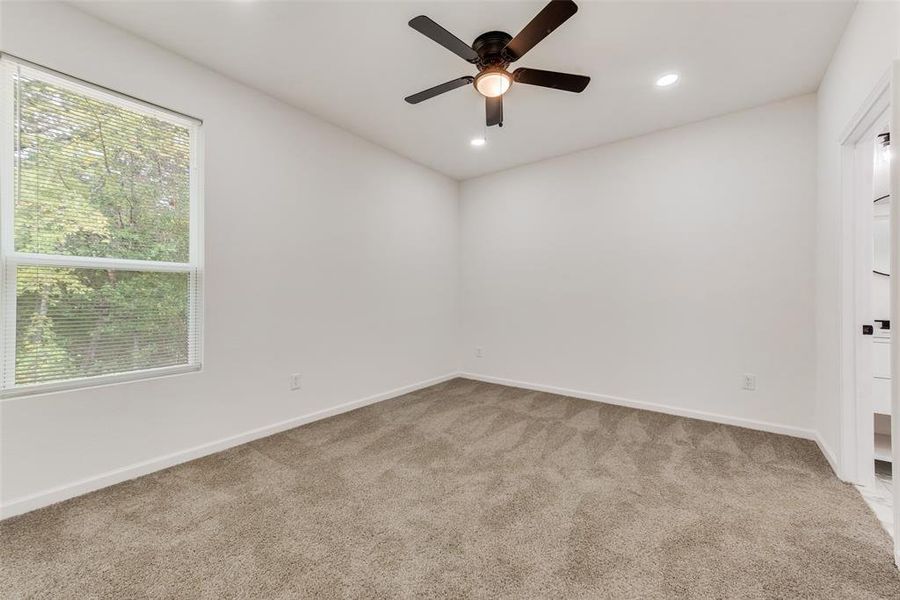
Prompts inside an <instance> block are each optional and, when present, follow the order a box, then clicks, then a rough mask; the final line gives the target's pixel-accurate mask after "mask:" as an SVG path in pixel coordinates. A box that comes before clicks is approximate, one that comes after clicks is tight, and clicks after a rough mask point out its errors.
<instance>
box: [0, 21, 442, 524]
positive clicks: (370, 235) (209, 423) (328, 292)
mask: <svg viewBox="0 0 900 600" xmlns="http://www.w3.org/2000/svg"><path fill="white" fill-rule="evenodd" d="M2 11H3V12H2V30H0V40H2V49H3V50H5V51H7V52H10V53H12V54H15V55H18V56H21V57H23V58H27V59H29V60H32V61H34V62H38V63H41V64H44V65H47V66H50V67H53V68H56V69H59V70H61V71H64V72H67V73H70V74H72V75H76V76H79V77H82V78H85V79H88V80H90V81H94V82H96V83H100V84H103V85H106V86H109V87H111V88H114V89H117V90H121V91H123V92H126V93H129V94H132V95H134V96H137V97H139V98H143V99H146V100H149V101H152V102H156V103H159V104H162V105H165V106H169V107H171V108H174V109H176V110H180V111H183V112H186V113H188V114H192V115H196V116H199V117H202V118H203V119H204V120H205V124H204V129H205V134H206V277H205V280H206V339H205V365H204V370H203V372H201V373H199V374H190V375H182V376H177V377H171V378H165V379H156V380H151V381H144V382H140V383H130V384H123V385H116V386H109V387H104V388H96V389H89V390H83V391H77V392H68V393H59V394H50V395H43V396H34V397H25V398H19V399H12V400H7V401H4V402H3V403H2V409H0V410H2V412H0V416H2V502H3V503H4V504H5V505H7V509H10V506H12V508H13V509H17V508H16V507H18V508H23V507H27V506H31V505H34V504H35V502H38V503H39V500H40V499H38V500H35V499H34V498H32V499H30V500H29V499H28V497H29V496H31V495H34V494H38V495H40V494H42V493H43V492H46V491H48V490H52V489H53V488H56V487H58V486H67V485H69V484H71V483H73V482H77V481H79V480H83V479H86V478H87V479H90V478H94V477H97V476H100V475H102V474H104V473H109V472H111V471H114V470H117V469H122V468H126V467H128V466H130V465H134V464H135V463H140V462H141V461H148V460H153V459H155V458H158V457H161V456H165V455H169V454H171V453H178V452H181V451H183V450H186V449H189V448H193V447H196V446H198V445H202V444H206V443H209V442H213V441H216V440H220V439H222V438H226V437H228V436H233V435H236V434H240V433H242V432H247V431H249V430H253V429H255V428H260V427H264V426H267V425H271V424H274V423H278V422H282V421H285V420H288V419H292V418H295V417H298V416H301V415H308V414H311V413H314V412H316V411H321V410H323V409H328V408H331V407H335V406H338V405H340V404H342V403H346V402H350V401H354V400H358V399H362V398H365V397H368V396H372V395H374V394H379V393H382V392H387V391H390V390H393V389H396V388H399V387H402V386H407V385H410V384H415V383H417V382H422V381H424V380H429V379H432V378H437V377H440V376H443V375H445V374H448V373H452V372H455V371H457V370H458V365H457V356H456V348H457V344H456V340H455V336H456V334H457V327H458V310H457V287H458V286H457V277H458V205H457V195H458V184H457V183H456V182H455V181H453V180H451V179H448V178H446V177H444V176H442V175H439V174H436V173H435V172H433V171H430V170H427V169H425V168H423V167H420V166H418V165H415V164H413V163H410V162H409V161H407V160H405V159H402V158H400V157H398V156H396V155H394V154H391V153H389V152H387V151H385V150H382V149H380V148H378V147H377V146H374V145H372V144H370V143H368V142H365V141H362V140H361V139H359V138H357V137H354V136H352V135H350V134H348V133H346V132H344V131H342V130H340V129H337V128H335V127H333V126H330V125H326V124H324V123H323V122H321V121H318V120H316V119H315V118H313V117H311V116H309V115H307V114H305V113H303V112H300V111H298V110H295V109H293V108H290V107H288V106H286V105H284V104H281V103H279V102H277V101H275V100H273V99H271V98H269V97H267V96H264V95H262V94H260V93H259V92H256V91H253V90H251V89H249V88H247V87H244V86H242V85H239V84H236V83H234V82H232V81H230V80H228V79H225V78H223V77H221V76H219V75H217V74H215V73H213V72H211V71H209V70H207V69H204V68H202V67H200V66H198V65H196V64H193V63H190V62H188V61H186V60H183V59H181V58H179V57H177V56H175V55H173V54H170V53H168V52H166V51H164V50H162V49H160V48H158V47H156V46H153V45H150V44H148V43H145V42H143V41H141V40H139V39H137V38H135V37H133V36H130V35H128V34H126V33H124V32H122V31H120V30H118V29H115V28H113V27H111V26H109V25H106V24H104V23H102V22H100V21H98V20H95V19H93V18H91V17H88V16H86V15H85V14H83V13H81V12H79V11H77V10H75V9H72V8H69V7H65V6H55V5H48V4H43V3H30V4H28V5H24V4H13V3H4V4H3V6H2ZM295 371H299V372H301V373H302V375H303V390H302V391H300V392H290V391H289V389H288V388H289V374H290V373H292V372H295ZM166 460H172V458H171V457H170V458H169V459H166ZM164 462H165V461H164ZM157 466H158V464H157ZM148 468H150V467H148ZM117 477H118V478H120V477H121V475H113V476H112V479H110V480H103V481H104V482H109V481H111V480H115V479H116V478H117ZM79 489H84V488H83V487H82V488H79ZM60 494H63V495H64V493H63V492H59V493H57V494H55V495H54V494H51V495H50V496H47V497H46V498H59V497H60ZM23 499H24V500H25V501H24V502H23V503H19V504H17V501H20V500H23Z"/></svg>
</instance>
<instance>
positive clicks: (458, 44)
mask: <svg viewBox="0 0 900 600" xmlns="http://www.w3.org/2000/svg"><path fill="white" fill-rule="evenodd" d="M409 26H410V27H412V28H413V29H415V30H416V31H418V32H419V33H421V34H422V35H424V36H425V37H427V38H431V39H432V40H434V41H435V42H437V43H438V44H440V45H441V46H443V47H444V48H446V49H447V50H449V51H450V52H452V53H454V54H456V55H457V56H459V57H461V58H462V59H463V60H467V61H469V62H470V63H474V62H475V61H477V60H478V53H477V52H475V51H474V50H472V47H471V46H469V45H468V44H466V43H465V42H464V41H462V40H461V39H459V38H458V37H456V36H455V35H453V34H452V33H450V32H449V31H447V30H446V29H444V28H443V27H441V26H440V25H438V24H437V23H435V22H434V21H432V20H431V19H429V18H428V17H426V16H425V15H419V16H418V17H415V18H414V19H412V20H411V21H410V22H409Z"/></svg>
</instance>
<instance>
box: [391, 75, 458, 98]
mask: <svg viewBox="0 0 900 600" xmlns="http://www.w3.org/2000/svg"><path fill="white" fill-rule="evenodd" d="M473 81H475V78H474V77H471V76H469V75H466V76H465V77H460V78H459V79H454V80H453V81H448V82H447V83H442V84H440V85H436V86H434V87H432V88H428V89H427V90H423V91H421V92H419V93H418V94H413V95H412V96H407V97H406V98H404V100H406V101H407V102H409V103H410V104H418V103H419V102H421V101H422V100H428V99H429V98H434V97H435V96H438V95H440V94H443V93H444V92H449V91H450V90H455V89H456V88H458V87H462V86H464V85H469V84H470V83H472V82H473Z"/></svg>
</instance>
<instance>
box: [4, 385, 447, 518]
mask: <svg viewBox="0 0 900 600" xmlns="http://www.w3.org/2000/svg"><path fill="white" fill-rule="evenodd" d="M455 377H458V374H457V373H449V374H447V375H442V376H441V377H435V378H433V379H428V380H426V381H420V382H418V383H413V384H410V385H406V386H403V387H399V388H396V389H393V390H389V391H387V392H381V393H380V394H375V395H373V396H368V397H366V398H362V399H360V400H353V401H351V402H346V403H344V404H339V405H338V406H333V407H331V408H326V409H324V410H320V411H316V412H314V413H310V414H308V415H303V416H300V417H295V418H293V419H288V420H287V421H281V422H280V423H273V424H272V425H266V426H264V427H259V428H257V429H251V430H250V431H246V432H244V433H239V434H237V435H233V436H230V437H227V438H222V439H220V440H216V441H214V442H209V443H207V444H201V445H199V446H194V447H193V448H188V449H186V450H181V451H178V452H173V453H171V454H166V455H165V456H160V457H157V458H151V459H149V460H145V461H142V462H139V463H136V464H133V465H129V466H127V467H122V468H121V469H115V470H113V471H108V472H106V473H102V474H100V475H95V476H93V477H88V478H86V479H81V480H79V481H74V482H72V483H67V484H65V485H61V486H59V487H55V488H51V489H49V490H44V491H42V492H38V493H36V494H31V495H28V496H22V497H20V498H14V499H13V500H10V501H9V502H7V503H6V504H3V505H2V506H0V519H6V518H9V517H13V516H15V515H20V514H22V513H26V512H29V511H32V510H35V509H38V508H42V507H44V506H49V505H51V504H56V503H57V502H62V501H63V500H68V499H69V498H74V497H75V496H81V495H82V494H87V493H88V492H93V491H95V490H99V489H101V488H104V487H108V486H111V485H115V484H117V483H121V482H123V481H128V480H129V479H134V478H136V477H140V476H142V475H147V474H149V473H153V472H154V471H159V470H161V469H166V468H168V467H171V466H174V465H177V464H181V463H184V462H187V461H189V460H194V459H196V458H200V457H203V456H207V455H209V454H213V453H215V452H220V451H222V450H227V449H228V448H232V447H234V446H239V445H241V444H246V443H247V442H252V441H253V440H257V439H259V438H264V437H267V436H270V435H273V434H276V433H280V432H282V431H287V430H288V429H293V428H295V427H299V426H300V425H304V424H306V423H311V422H313V421H318V420H320V419H325V418H327V417H332V416H334V415H339V414H341V413H345V412H348V411H351V410H354V409H356V408H361V407H363V406H366V405H369V404H375V403H376V402H381V401H383V400H388V399H390V398H396V397H397V396H402V395H403V394H408V393H410V392H414V391H416V390H420V389H422V388H426V387H429V386H432V385H435V384H438V383H443V382H444V381H448V380H450V379H454V378H455Z"/></svg>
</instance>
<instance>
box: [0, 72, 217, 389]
mask: <svg viewBox="0 0 900 600" xmlns="http://www.w3.org/2000/svg"><path fill="white" fill-rule="evenodd" d="M0 76H2V84H0V94H2V97H0V108H2V111H3V114H2V119H0V142H2V149H0V159H2V163H0V169H2V170H0V259H2V271H0V280H2V281H0V286H2V289H0V303H2V305H0V332H2V336H3V339H2V343H0V354H2V361H0V369H2V373H0V393H3V394H4V395H11V394H16V393H24V392H29V391H41V390H47V389H57V388H65V387H76V386H83V385H91V384H95V383H103V382H107V381H112V380H120V379H131V378H138V377H146V376H150V375H156V374H168V373H172V372H178V371H185V370H194V369H197V368H199V366H200V361H201V358H200V346H201V343H200V331H201V311H200V307H201V285H200V282H201V277H202V273H201V258H200V253H201V247H202V245H201V240H200V235H201V229H200V227H201V218H200V217H201V213H200V202H201V198H200V172H199V169H200V165H199V156H200V153H199V123H198V122H196V121H194V120H193V119H190V118H187V117H183V116H181V115H177V114H175V113H170V112H168V111H165V110H162V109H159V108H157V107H154V106H151V105H145V104H143V103H141V102H138V101H135V100H132V99H129V98H125V97H122V96H119V95H117V94H114V93H112V92H108V91H105V90H102V89H99V88H96V87H94V86H90V85H88V84H84V83H82V82H79V81H75V80H72V79H69V78H66V77H63V76H60V75H58V74H55V73H51V72H48V71H45V70H43V69H39V68H36V67H33V66H31V65H29V64H25V63H22V62H20V61H17V60H14V59H11V58H9V57H3V58H2V59H0Z"/></svg>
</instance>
